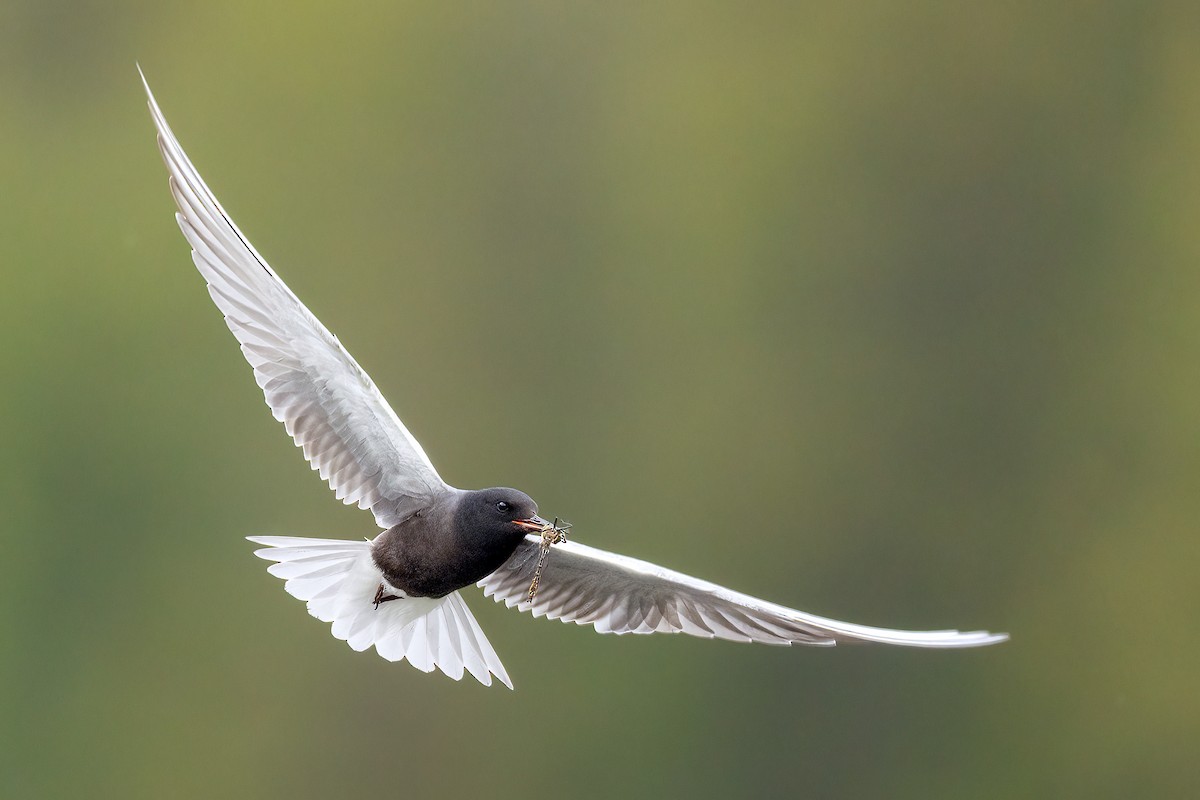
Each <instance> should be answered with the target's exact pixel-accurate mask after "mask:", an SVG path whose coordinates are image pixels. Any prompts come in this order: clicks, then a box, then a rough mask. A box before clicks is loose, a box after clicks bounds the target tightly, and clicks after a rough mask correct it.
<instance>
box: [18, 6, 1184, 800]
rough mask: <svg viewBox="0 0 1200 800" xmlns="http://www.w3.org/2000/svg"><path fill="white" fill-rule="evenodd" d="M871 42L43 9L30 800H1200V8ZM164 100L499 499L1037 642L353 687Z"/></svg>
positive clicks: (265, 245) (384, 675) (642, 17)
mask: <svg viewBox="0 0 1200 800" xmlns="http://www.w3.org/2000/svg"><path fill="white" fill-rule="evenodd" d="M836 5H837V4H827V3H794V4H773V3H757V4H740V3H679V2H676V3H667V2H663V3H591V2H589V3H582V2H581V3H561V2H560V3H552V2H540V3H496V4H487V3H466V4H447V3H440V2H426V3H420V2H408V3H401V2H384V3H364V4H356V5H345V6H338V5H335V4H328V3H309V2H296V3H289V4H247V3H242V2H226V1H225V0H212V1H211V2H206V3H202V4H200V3H196V4H178V3H161V2H134V1H133V0H129V1H127V2H116V3H99V2H83V1H82V0H77V1H76V2H61V1H58V0H7V1H6V2H5V3H3V4H2V5H0V109H3V111H2V113H0V176H2V181H3V184H2V185H3V191H2V192H0V212H2V213H0V279H2V284H0V376H2V377H0V382H2V383H0V419H2V420H3V422H4V425H3V428H4V431H5V433H4V437H3V458H0V562H2V564H3V579H2V580H0V641H2V642H3V644H2V646H0V796H3V797H6V798H8V797H11V798H40V797H67V796H71V795H75V794H86V795H88V796H94V797H121V798H162V797H197V798H200V797H205V798H207V797H279V798H308V797H313V798H316V797H372V796H376V797H377V796H388V795H394V796H410V797H419V796H436V797H488V798H495V799H496V800H502V798H528V797H540V796H546V797H571V798H611V797H643V796H671V797H697V798H703V797H720V798H728V797H763V798H774V797H800V796H804V797H855V798H860V797H903V798H931V797H945V798H964V797H998V798H1002V797H1035V796H1036V797H1088V798H1097V797H1114V798H1127V797H1134V796H1139V797H1195V796H1197V792H1198V791H1200V764H1198V762H1197V758H1196V754H1197V747H1198V745H1200V688H1198V682H1197V678H1196V665H1197V662H1198V660H1200V637H1198V636H1197V634H1196V631H1195V627H1196V618H1197V616H1198V615H1200V588H1198V586H1197V578H1196V575H1197V566H1198V559H1200V546H1198V544H1197V541H1198V536H1197V533H1198V523H1197V520H1198V519H1200V485H1198V478H1200V403H1198V402H1197V400H1198V398H1200V263H1198V257H1200V224H1197V219H1198V218H1200V146H1198V143H1200V47H1198V46H1197V42H1198V41H1200V39H1198V37H1200V11H1198V10H1197V7H1196V6H1195V4H1189V3H1178V4H1171V3H1142V4H1122V3H1111V4H1104V3H1058V4H1050V3H1009V4H993V5H994V7H992V6H989V7H984V6H983V5H982V4H942V3H937V4H921V3H916V4H912V3H903V4H901V3H855V4H850V5H851V7H835V6H836ZM135 61H139V62H140V63H141V65H142V67H143V68H144V69H145V71H146V74H147V76H148V78H149V80H150V82H151V85H152V86H153V87H154V89H155V90H156V92H157V94H158V97H159V100H160V102H161V103H162V105H163V108H164V110H165V112H166V114H167V117H168V119H169V120H170V121H171V123H172V124H173V126H174V128H175V130H176V132H177V133H178V135H179V136H180V138H181V140H182V141H183V144H184V145H185V147H187V148H188V150H189V152H190V154H191V156H192V158H193V160H194V161H195V162H196V164H197V166H198V167H199V168H200V170H201V172H202V173H203V175H204V176H205V177H206V178H207V180H208V182H209V183H210V185H211V186H212V187H213V188H214V190H215V191H216V192H217V194H218V196H219V197H220V198H221V199H222V201H223V202H224V204H225V206H226V207H227V208H228V209H229V210H230V212H231V213H232V215H233V216H234V217H235V219H237V220H238V222H239V223H240V225H241V227H242V228H243V230H245V231H246V232H247V234H248V235H249V236H250V237H251V238H252V239H253V241H254V242H255V243H256V245H257V246H258V249H259V250H261V251H262V252H263V254H264V255H265V256H266V257H267V258H268V259H270V260H271V261H272V263H273V264H274V266H275V267H276V268H277V269H278V270H279V272H280V273H281V274H282V275H283V277H284V278H285V279H286V280H287V281H288V282H289V283H290V285H291V286H292V287H293V289H294V290H295V291H296V292H297V294H299V296H300V297H301V298H302V299H303V300H305V302H307V304H308V305H309V306H310V307H311V308H312V309H313V310H314V311H315V313H317V314H318V315H319V316H320V317H321V318H322V319H323V320H324V321H325V322H326V324H327V325H328V326H329V327H330V328H331V329H332V330H333V331H335V332H336V333H337V334H338V335H339V336H340V337H341V339H342V340H343V342H345V343H346V344H347V346H348V347H349V349H350V350H351V351H352V352H353V353H354V354H355V355H356V356H357V358H358V359H359V361H360V362H361V363H362V364H363V365H364V366H365V367H366V368H367V369H368V370H369V371H370V372H371V373H372V374H373V376H374V377H375V379H376V381H377V382H378V384H379V385H380V387H381V389H382V390H383V392H384V394H385V395H386V396H387V397H388V398H390V399H391V401H392V404H393V405H394V406H395V408H396V409H397V411H398V413H399V414H400V415H401V416H402V417H403V419H405V420H406V421H407V422H408V424H409V427H410V428H411V429H412V431H413V432H414V434H415V435H416V436H417V437H418V438H419V439H420V440H421V441H422V442H423V443H424V444H425V447H426V449H427V450H428V451H429V452H430V453H431V455H432V457H433V459H434V462H435V463H436V465H437V466H438V468H439V470H440V471H441V473H442V474H443V475H444V476H446V477H447V478H448V479H449V480H450V481H451V482H453V483H455V484H457V485H460V486H466V487H481V486H488V485H495V484H509V485H514V486H518V487H521V488H523V489H525V490H526V491H528V492H529V493H531V494H532V495H533V496H534V497H535V498H537V500H538V501H539V503H540V505H541V508H542V510H543V512H544V513H546V514H548V515H551V516H553V515H555V514H557V515H561V516H564V517H567V518H569V519H571V520H572V521H573V522H575V524H576V528H575V533H576V536H577V540H578V541H583V542H586V543H588V544H592V545H595V546H599V547H603V548H607V549H613V550H617V551H621V552H625V553H629V554H631V555H635V556H639V557H642V558H647V559H651V560H655V561H658V562H660V563H664V564H666V565H668V566H671V567H674V568H677V569H681V570H685V571H689V572H692V573H694V574H697V575H700V576H702V577H708V578H711V579H716V580H719V581H721V582H724V583H727V584H729V585H731V586H733V587H735V588H738V589H742V590H744V591H749V592H752V593H755V594H759V595H761V596H763V597H766V598H770V599H773V600H776V601H779V602H782V603H786V604H790V605H795V606H797V607H799V608H803V609H806V610H810V611H813V612H816V613H820V614H825V615H828V616H833V617H838V618H842V619H847V620H852V621H856V622H863V623H868V624H876V625H885V626H894V627H911V628H929V627H960V628H990V629H992V630H1007V631H1010V632H1011V633H1012V635H1013V639H1012V641H1011V642H1010V643H1008V644H1006V645H1003V646H1000V647H995V648H989V649H986V650H980V651H964V652H922V651H911V650H892V649H885V648H853V647H844V648H838V649H835V650H832V651H829V650H820V649H800V648H797V649H776V648H766V647H750V646H742V645H734V644H729V643H724V642H705V641H699V640H693V639H687V638H685V637H623V638H616V637H602V636H598V635H596V634H595V633H594V632H592V631H591V630H590V629H586V628H577V627H575V626H564V625H561V624H557V623H550V622H546V621H534V620H532V619H530V618H528V617H525V616H522V615H519V614H517V613H515V612H513V611H508V610H505V609H504V608H503V607H500V606H496V605H494V604H493V603H491V602H490V601H485V600H484V599H483V598H482V596H481V595H479V594H477V593H474V594H472V595H471V596H470V597H469V600H470V602H471V605H472V607H473V609H474V610H475V612H476V614H477V615H478V617H479V619H480V621H481V624H482V625H483V627H484V628H485V630H486V631H487V632H488V634H489V636H490V638H491V640H492V642H493V643H494V644H495V646H496V648H497V650H498V651H499V653H500V655H501V657H502V658H503V659H504V661H505V663H506V665H507V667H508V669H509V671H510V672H511V674H512V675H513V677H514V680H515V682H516V686H517V690H516V691H515V692H509V691H507V690H505V689H503V688H492V689H485V688H483V687H481V686H479V685H478V684H475V683H474V682H473V681H471V680H470V679H467V680H464V681H463V682H462V683H454V682H453V681H450V680H447V679H446V678H445V677H443V676H441V675H440V674H434V675H424V674H421V673H419V672H417V671H416V670H413V669H411V668H410V667H409V666H407V665H405V664H400V665H392V664H388V663H386V662H384V661H382V660H381V659H379V658H377V657H375V656H374V654H372V653H367V654H356V653H354V652H352V651H351V650H350V649H349V648H347V647H346V646H345V645H344V644H343V643H341V642H338V641H336V640H334V639H333V638H332V637H331V636H330V635H329V633H328V631H327V629H326V626H323V625H321V624H319V623H317V622H316V621H314V620H312V619H311V618H309V617H308V616H307V615H306V614H305V613H304V609H303V607H302V606H301V604H300V603H298V602H297V601H296V600H294V599H292V598H290V597H288V596H287V595H286V594H284V592H283V591H282V588H281V585H280V582H279V581H277V580H275V579H274V578H271V577H270V576H268V575H267V574H266V573H265V572H264V571H263V570H264V567H265V564H264V562H261V561H259V560H257V559H255V558H253V557H251V555H250V550H251V547H250V546H249V545H248V543H247V542H245V541H244V540H243V539H242V537H243V536H244V535H247V534H255V533H291V534H301V535H304V534H307V535H316V536H327V537H344V538H357V537H360V536H370V535H373V532H374V531H373V523H372V520H371V517H370V516H369V515H368V514H366V513H365V512H360V511H357V510H356V509H347V508H343V507H341V506H340V505H339V504H338V503H336V502H335V501H334V500H333V498H332V495H331V494H330V493H329V492H328V490H327V489H326V487H325V486H324V485H323V484H322V483H321V482H320V481H319V480H318V479H317V477H316V476H315V475H313V474H310V473H309V471H308V469H307V468H306V465H305V464H304V462H303V460H302V459H301V456H300V453H299V452H298V451H297V450H296V449H295V448H293V447H292V445H291V443H290V441H289V440H288V439H287V438H286V437H285V436H284V434H283V432H282V429H281V428H280V426H278V425H277V423H275V422H274V421H273V420H272V419H271V417H270V414H269V413H268V411H267V409H266V408H265V406H264V405H263V403H262V398H261V395H260V394H259V392H258V390H257V388H256V387H255V385H254V382H253V380H252V379H251V374H250V370H249V368H248V367H247V366H246V365H245V363H244V362H243V361H242V360H241V358H240V355H239V353H238V351H237V348H236V346H235V344H234V341H233V339H232V338H231V337H230V335H229V333H228V332H227V331H226V330H225V328H224V326H223V325H222V323H221V321H220V318H219V315H218V313H217V312H216V310H215V309H214V308H213V307H212V305H211V303H210V301H209V299H208V297H207V295H206V293H205V291H204V288H203V284H202V282H201V280H200V278H199V276H198V275H197V274H196V273H195V272H194V270H193V268H192V267H191V264H190V261H189V258H188V252H187V248H186V246H185V245H184V242H183V240H182V238H181V236H180V235H179V232H178V230H177V229H176V228H175V225H174V223H173V222H172V219H171V212H172V211H173V207H172V204H171V200H170V198H169V195H168V193H167V186H166V173H165V170H164V168H163V165H162V164H161V163H160V161H159V157H158V153H157V151H156V149H155V147H154V137H153V131H152V128H151V124H150V120H149V117H148V115H147V113H146V109H145V106H144V98H143V95H142V90H141V86H140V83H139V81H138V78H137V73H136V70H135V67H134V64H135Z"/></svg>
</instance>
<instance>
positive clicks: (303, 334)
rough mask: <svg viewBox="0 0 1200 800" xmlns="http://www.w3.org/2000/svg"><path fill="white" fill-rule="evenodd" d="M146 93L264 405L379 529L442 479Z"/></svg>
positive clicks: (201, 261)
mask: <svg viewBox="0 0 1200 800" xmlns="http://www.w3.org/2000/svg"><path fill="white" fill-rule="evenodd" d="M142 82H143V84H145V82H146V81H145V76H143V77H142ZM146 95H147V97H148V105H149V106H150V114H151V116H152V117H153V118H154V125H155V127H156V128H157V129H158V145H159V149H160V150H161V151H162V156H163V160H164V161H165V162H166V164H167V170H168V171H169V172H170V186H171V193H172V194H173V195H174V196H175V203H176V204H177V205H178V206H179V213H178V214H176V215H175V219H176V221H178V223H179V227H180V229H181V230H182V231H183V235H184V236H185V237H186V238H187V240H188V243H189V244H190V245H191V246H192V260H193V261H194V262H195V263H196V267H197V268H198V269H199V270H200V273H201V274H202V275H203V276H204V279H205V280H206V281H207V282H208V291H209V294H211V295H212V298H213V300H214V301H215V302H216V304H217V307H218V308H220V309H221V312H222V313H223V314H224V315H225V323H226V324H227V325H228V326H229V329H230V330H231V331H233V335H234V336H236V337H237V340H238V341H239V342H241V345H242V353H243V354H245V356H246V360H247V361H249V362H250V366H252V367H253V368H254V378H255V380H256V381H257V382H258V385H259V386H260V387H261V388H262V390H263V394H264V395H265V396H266V399H267V405H269V406H270V407H271V411H272V413H273V414H274V415H275V418H276V419H277V420H279V421H280V422H282V423H283V424H284V427H286V428H287V432H288V433H289V434H291V436H292V438H293V439H294V440H295V441H296V444H297V445H299V446H300V447H301V448H303V449H304V457H305V458H306V459H308V462H309V464H311V465H312V468H313V469H315V470H317V471H318V472H319V473H320V475H321V477H322V478H324V479H325V480H327V481H329V485H330V487H332V488H333V490H334V492H335V493H336V494H337V497H338V499H340V500H341V501H342V502H344V503H346V504H350V503H357V504H358V506H359V508H370V509H371V511H372V512H373V513H374V514H375V519H376V521H377V522H378V523H379V525H380V527H383V528H390V527H391V526H393V525H395V524H397V523H398V522H400V521H401V520H402V519H403V518H404V517H405V516H406V512H410V511H411V510H413V509H414V508H415V507H418V506H419V505H421V504H423V503H425V502H426V501H427V500H428V499H430V498H431V497H433V496H435V495H437V494H439V493H440V492H443V491H446V489H447V487H446V484H445V483H444V482H443V481H442V479H441V478H440V477H439V476H438V474H437V470H435V469H434V468H433V464H431V463H430V461H429V457H428V456H426V455H425V451H424V450H422V449H421V445H420V444H419V443H418V442H417V440H416V439H414V438H413V436H412V434H410V433H409V432H408V430H407V429H405V427H404V424H403V423H401V422H400V419H399V417H397V416H396V412H394V411H392V409H391V406H389V405H388V403H387V401H386V400H384V399H383V395H382V394H380V392H379V389H377V388H376V387H375V383H374V382H373V381H372V380H371V378H370V376H369V375H367V373H366V372H365V371H364V370H363V368H362V367H360V366H359V365H358V362H356V361H355V360H354V358H353V357H352V356H351V355H350V354H349V353H348V352H346V350H345V348H343V347H342V345H341V344H340V343H339V342H338V340H337V337H336V336H334V335H333V334H332V333H330V332H329V331H328V330H327V329H326V328H325V326H324V325H322V324H321V322H320V320H318V319H317V318H316V317H315V316H314V315H313V314H312V312H311V311H309V310H308V309H307V308H305V307H304V304H303V303H301V302H300V301H299V300H298V299H297V298H296V295H294V294H292V291H291V290H290V289H288V287H287V286H286V285H285V284H284V282H283V281H281V280H280V279H279V276H277V275H276V274H275V272H274V271H273V270H272V269H271V268H270V267H269V266H268V265H267V262H266V261H265V260H264V259H263V257H262V256H260V255H259V254H258V251H256V250H255V249H254V247H253V246H252V245H251V244H250V242H249V240H248V239H246V237H245V236H243V235H242V232H241V231H240V230H238V228H237V226H236V225H234V224H233V220H231V219H230V218H229V215H228V214H226V213H225V210H224V209H223V208H221V204H220V203H218V202H217V198H216V197H215V196H213V193H212V192H211V191H209V188H208V186H206V185H205V183H204V180H203V179H202V178H201V177H200V174H199V173H198V172H196V169H195V167H193V166H192V162H191V161H190V160H189V159H188V157H187V155H186V154H185V153H184V152H183V148H182V147H180V146H179V142H178V141H177V140H176V139H175V136H174V134H172V133H171V128H170V126H168V125H167V121H166V119H164V118H163V115H162V111H161V110H160V109H159V107H158V103H157V102H155V100H154V95H153V94H152V93H151V92H150V86H149V85H148V84H146Z"/></svg>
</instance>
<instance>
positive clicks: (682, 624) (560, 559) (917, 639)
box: [479, 536, 1008, 647]
mask: <svg viewBox="0 0 1200 800" xmlns="http://www.w3.org/2000/svg"><path fill="white" fill-rule="evenodd" d="M540 541H541V537H539V536H528V537H526V539H525V541H524V542H522V543H521V545H520V546H519V547H518V548H517V551H516V553H514V554H513V556H512V558H510V559H509V560H508V561H507V562H505V564H504V566H503V567H501V568H500V569H498V570H496V571H495V572H493V573H492V574H491V575H489V576H488V577H486V578H484V579H483V580H482V581H480V582H479V586H480V587H482V588H483V590H484V594H486V595H487V596H488V597H491V598H493V599H494V600H496V601H497V602H500V601H503V602H504V604H505V605H506V606H508V607H509V608H512V607H513V606H516V607H517V608H518V609H519V610H521V611H532V612H533V615H534V616H535V617H543V616H544V617H548V618H549V619H561V620H562V621H563V622H574V623H575V624H577V625H594V626H595V627H596V630H597V631H599V632H600V633H688V634H691V635H692V636H701V637H704V638H709V639H711V638H713V637H716V638H718V639H729V640H730V641H735V642H762V643H764V644H811V645H827V646H829V645H834V644H837V643H838V642H851V641H860V642H881V643H883V644H897V645H907V646H909V647H977V646H979V645H986V644H996V643H997V642H1003V641H1005V640H1006V639H1008V636H1007V635H1005V634H1002V633H987V632H986V631H974V632H970V633H959V632H958V631H897V630H889V629H887V628H871V627H867V626H865V625H854V624H852V623H849V622H838V621H837V620H832V619H825V618H824V617H818V616H815V615H813V614H805V613H804V612H802V611H796V610H794V609H791V608H786V607H784V606H780V605H776V604H774V603H768V602H766V601H765V600H759V599H757V598H754V597H750V596H749V595H745V594H741V593H740V592H734V591H731V590H730V589H726V588H725V587H723V586H717V585H716V584H714V583H708V582H707V581H702V580H699V579H697V578H692V577H689V576H687V575H684V574H682V573H679V572H674V571H672V570H669V569H664V568H663V567H660V566H657V565H656V564H651V563H649V562H647V561H639V560H638V559H636V558H628V557H626V556H621V555H617V554H616V553H608V552H605V551H604V550H597V549H596V548H594V547H587V546H585V545H581V544H576V543H575V542H567V543H565V544H558V545H554V547H553V548H552V549H551V551H550V556H549V558H548V559H547V561H546V564H545V566H544V567H543V570H542V577H541V580H540V582H539V584H538V587H539V588H538V591H537V596H536V597H535V598H534V602H533V603H532V604H530V603H529V602H528V601H527V600H526V599H525V598H526V596H527V594H528V591H529V583H530V581H531V580H533V571H534V567H535V565H536V563H537V559H538V553H539V549H540V548H539V543H540Z"/></svg>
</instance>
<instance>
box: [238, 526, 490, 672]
mask: <svg viewBox="0 0 1200 800" xmlns="http://www.w3.org/2000/svg"><path fill="white" fill-rule="evenodd" d="M246 538H248V539H249V540H250V541H252V542H254V543H255V544H261V545H264V547H263V548H262V549H261V550H255V551H254V555H256V556H258V557H259V558H263V559H266V560H267V561H275V562H277V563H275V564H272V565H271V566H269V567H267V572H269V573H271V574H272V575H274V576H275V577H277V578H283V579H284V580H285V581H287V582H286V583H285V584H284V586H283V588H284V590H285V591H287V593H288V594H290V595H292V596H293V597H296V598H298V599H300V600H304V601H305V602H307V603H308V613H309V614H312V615H313V616H314V617H316V618H317V619H319V620H321V621H322V622H332V623H333V628H332V633H333V635H334V636H335V637H337V638H338V639H342V640H343V641H345V642H346V643H347V644H348V645H350V647H352V648H353V649H355V650H358V651H362V650H366V649H367V648H368V647H371V646H372V645H374V647H375V651H376V652H377V653H379V655H381V656H383V657H384V658H386V659H387V660H388V661H405V660H407V661H408V663H410V664H412V665H413V666H414V667H416V668H417V669H419V670H421V671H422V672H432V671H433V669H434V667H437V668H438V669H440V670H441V671H442V672H444V673H446V674H447V675H449V676H450V677H451V678H453V679H454V680H456V681H457V680H462V676H463V671H464V670H465V671H466V672H469V673H471V674H472V675H473V676H475V679H476V680H478V681H479V682H480V683H482V684H483V685H484V686H491V685H492V676H493V675H495V676H496V677H497V678H499V679H500V682H501V683H503V684H504V685H505V686H507V687H508V688H510V689H511V688H512V681H511V680H509V677H508V673H507V672H505V670H504V665H503V664H501V663H500V658H499V657H498V656H497V655H496V651H495V650H493V649H492V645H491V643H490V642H489V641H488V640H487V637H486V636H484V635H483V631H482V630H481V629H480V627H479V623H478V622H476V621H475V617H474V616H472V614H471V611H470V609H468V608H467V604H466V603H465V602H463V599H462V596H461V595H460V594H459V593H458V592H452V593H451V594H449V595H447V596H446V597H440V598H437V599H432V598H428V597H405V598H402V599H399V600H392V601H389V602H387V603H380V604H379V605H376V604H375V592H376V590H377V589H378V588H379V582H380V580H382V578H383V574H382V573H381V572H380V571H379V568H378V567H376V566H375V562H374V561H373V560H372V558H371V543H370V542H348V541H341V540H338V539H302V538H299V537H296V536H248V537H246Z"/></svg>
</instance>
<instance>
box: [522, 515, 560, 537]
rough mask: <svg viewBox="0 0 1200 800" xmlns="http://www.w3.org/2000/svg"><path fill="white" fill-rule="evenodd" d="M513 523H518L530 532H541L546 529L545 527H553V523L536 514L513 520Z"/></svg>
mask: <svg viewBox="0 0 1200 800" xmlns="http://www.w3.org/2000/svg"><path fill="white" fill-rule="evenodd" d="M513 524H514V525H519V526H521V527H522V528H524V529H525V530H527V531H530V532H531V533H541V532H542V531H544V530H546V529H547V528H550V527H553V525H552V524H551V523H550V522H548V521H546V520H544V519H542V518H541V517H539V516H536V515H535V516H532V517H530V518H529V519H518V520H515V521H514V522H513Z"/></svg>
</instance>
